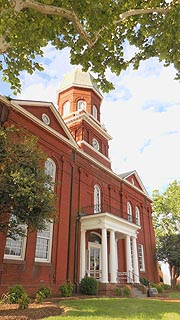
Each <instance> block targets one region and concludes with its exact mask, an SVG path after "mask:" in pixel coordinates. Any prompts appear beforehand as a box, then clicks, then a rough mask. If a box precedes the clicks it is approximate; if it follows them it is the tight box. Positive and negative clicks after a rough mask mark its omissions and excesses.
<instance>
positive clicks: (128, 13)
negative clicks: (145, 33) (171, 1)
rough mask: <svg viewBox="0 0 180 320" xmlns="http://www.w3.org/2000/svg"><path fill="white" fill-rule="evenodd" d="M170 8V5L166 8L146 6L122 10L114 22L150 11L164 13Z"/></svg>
mask: <svg viewBox="0 0 180 320" xmlns="http://www.w3.org/2000/svg"><path fill="white" fill-rule="evenodd" d="M170 10H171V7H170V6H169V7H167V8H147V9H132V10H129V11H126V12H123V13H121V14H120V16H119V17H120V20H119V21H116V23H118V22H120V21H123V20H125V19H127V18H129V17H132V16H137V15H139V16H140V15H144V14H150V13H161V14H166V13H167V12H168V11H170Z"/></svg>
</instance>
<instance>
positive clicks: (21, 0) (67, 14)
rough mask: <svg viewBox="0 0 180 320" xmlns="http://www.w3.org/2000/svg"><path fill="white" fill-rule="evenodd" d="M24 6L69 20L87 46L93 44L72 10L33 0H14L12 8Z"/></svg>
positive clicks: (17, 9) (18, 8)
mask: <svg viewBox="0 0 180 320" xmlns="http://www.w3.org/2000/svg"><path fill="white" fill-rule="evenodd" d="M25 8H29V9H32V10H35V11H37V12H40V13H42V14H46V15H56V16H59V17H62V18H65V19H67V20H69V21H71V22H72V23H73V25H74V28H75V30H76V31H77V32H78V33H79V34H80V36H81V37H82V38H83V39H84V40H85V42H86V43H87V44H88V46H89V47H92V46H93V42H92V41H91V39H90V36H89V35H88V33H87V32H86V31H85V30H84V28H83V25H82V24H81V22H80V21H79V19H78V17H77V15H76V14H75V12H74V11H70V10H67V9H64V8H61V7H56V6H52V5H46V4H43V3H40V2H38V1H35V0H14V9H15V10H16V11H17V12H19V11H22V10H23V9H25Z"/></svg>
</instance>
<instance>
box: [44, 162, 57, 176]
mask: <svg viewBox="0 0 180 320" xmlns="http://www.w3.org/2000/svg"><path fill="white" fill-rule="evenodd" d="M45 172H46V174H48V175H49V176H50V177H51V181H52V182H55V176H56V165H55V163H54V161H53V160H52V159H50V158H48V159H47V160H46V162H45Z"/></svg>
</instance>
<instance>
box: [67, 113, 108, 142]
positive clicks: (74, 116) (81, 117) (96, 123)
mask: <svg viewBox="0 0 180 320" xmlns="http://www.w3.org/2000/svg"><path fill="white" fill-rule="evenodd" d="M80 120H85V121H86V122H87V123H89V124H90V125H91V126H92V127H93V128H95V129H96V130H97V131H98V132H99V133H100V134H101V135H102V136H103V137H104V138H105V139H108V140H112V137H111V136H110V135H109V133H107V131H106V129H105V128H104V125H102V124H101V123H100V122H99V121H97V120H95V119H94V118H93V116H92V115H91V114H90V113H88V112H86V111H82V110H81V111H76V112H73V113H72V116H71V117H70V118H68V119H64V122H65V123H66V125H67V126H68V124H71V123H76V122H78V121H80Z"/></svg>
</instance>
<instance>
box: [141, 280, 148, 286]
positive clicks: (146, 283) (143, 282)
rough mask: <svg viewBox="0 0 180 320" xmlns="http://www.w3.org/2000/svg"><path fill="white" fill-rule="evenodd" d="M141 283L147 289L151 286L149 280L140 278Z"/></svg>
mask: <svg viewBox="0 0 180 320" xmlns="http://www.w3.org/2000/svg"><path fill="white" fill-rule="evenodd" d="M140 282H141V283H142V285H144V286H146V287H148V286H149V280H148V279H147V278H140Z"/></svg>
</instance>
